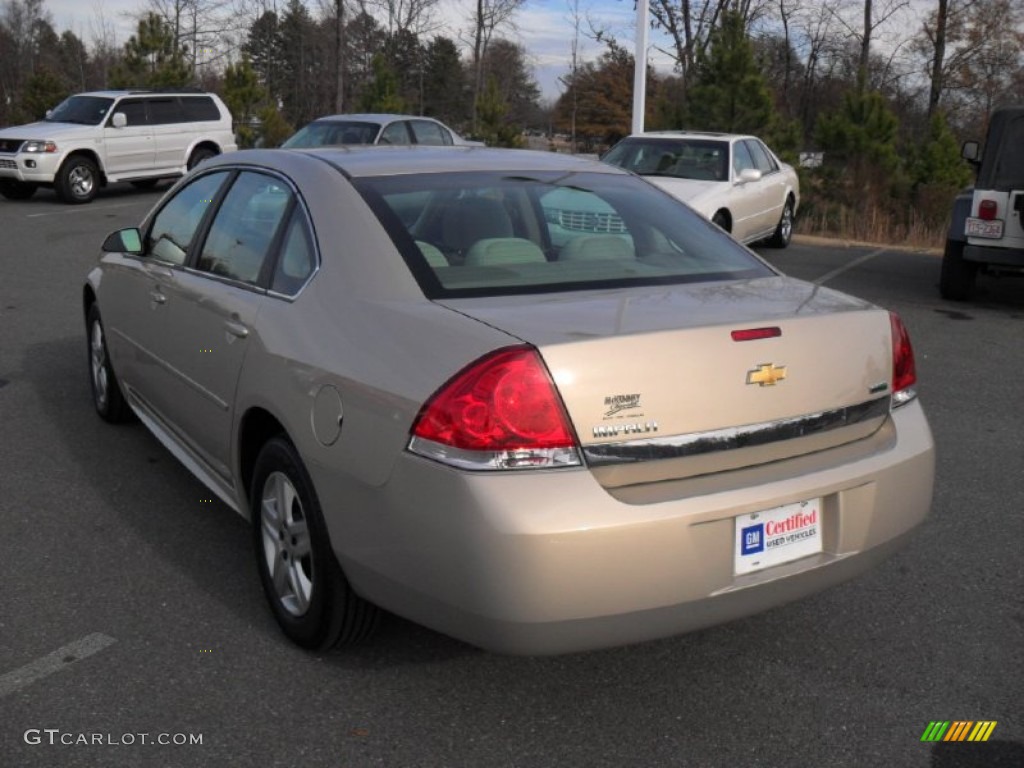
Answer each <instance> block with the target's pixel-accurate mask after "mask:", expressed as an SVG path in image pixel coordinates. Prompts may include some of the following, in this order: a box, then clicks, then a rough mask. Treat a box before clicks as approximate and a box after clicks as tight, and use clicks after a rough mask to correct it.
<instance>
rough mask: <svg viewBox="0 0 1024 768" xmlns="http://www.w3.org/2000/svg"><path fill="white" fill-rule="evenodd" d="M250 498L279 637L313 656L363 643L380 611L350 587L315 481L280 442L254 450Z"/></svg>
mask: <svg viewBox="0 0 1024 768" xmlns="http://www.w3.org/2000/svg"><path fill="white" fill-rule="evenodd" d="M250 499H251V508H252V514H253V521H252V522H253V543H254V545H255V550H256V563H257V569H258V570H259V574H260V582H261V583H262V584H263V592H264V594H266V596H267V600H268V601H269V602H270V607H271V610H272V611H273V613H274V618H275V619H277V623H278V624H279V625H280V626H281V629H282V630H284V633H285V634H286V635H287V636H288V637H289V638H290V639H291V640H292V641H293V642H295V643H297V644H298V645H301V646H302V647H303V648H309V649H311V650H327V649H328V648H331V647H332V646H334V645H339V644H345V643H353V642H356V641H359V640H362V639H364V638H366V637H368V636H369V635H370V634H371V633H372V632H373V630H374V629H375V628H376V626H377V623H378V621H379V611H378V609H377V607H376V606H374V605H372V604H371V603H368V602H367V601H365V600H363V599H362V598H361V597H359V596H358V595H357V594H356V593H355V592H353V591H352V587H351V586H349V583H348V580H347V579H346V578H345V574H344V573H342V570H341V567H340V566H339V565H338V561H337V560H336V559H335V557H334V552H333V551H332V549H331V542H330V537H329V536H328V533H327V526H326V524H325V522H324V518H323V513H322V512H321V510H320V502H319V500H318V499H317V496H316V491H315V490H314V489H313V482H312V480H311V479H310V477H309V474H308V473H307V472H306V468H305V467H304V466H303V464H302V459H301V458H300V457H299V454H298V452H297V451H296V450H295V447H294V446H293V445H292V444H291V443H290V442H289V441H288V440H286V439H285V438H284V437H275V438H273V439H272V440H270V441H268V442H267V444H266V445H264V446H263V449H262V450H261V451H260V454H259V457H258V458H257V459H256V464H255V468H254V471H253V478H252V487H251V491H250Z"/></svg>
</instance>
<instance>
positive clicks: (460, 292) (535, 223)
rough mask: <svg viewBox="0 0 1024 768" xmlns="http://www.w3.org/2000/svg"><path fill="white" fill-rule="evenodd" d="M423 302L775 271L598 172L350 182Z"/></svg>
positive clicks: (646, 192) (653, 196)
mask: <svg viewBox="0 0 1024 768" xmlns="http://www.w3.org/2000/svg"><path fill="white" fill-rule="evenodd" d="M353 184H355V186H356V188H357V189H358V190H359V191H360V193H361V194H362V195H363V197H364V198H365V199H366V200H367V202H368V203H369V205H370V206H371V208H373V210H374V212H375V213H376V214H377V216H378V218H379V219H380V221H381V223H382V224H383V225H384V227H385V228H386V229H387V231H388V233H389V234H390V235H391V237H392V239H393V240H394V242H395V245H396V246H397V247H398V249H399V250H400V251H401V252H402V254H403V256H404V257H405V259H406V262H407V263H408V265H409V268H410V269H411V271H412V272H413V274H414V275H415V276H416V278H417V280H418V281H419V283H420V286H421V287H422V289H423V291H424V293H425V294H426V295H427V296H428V297H430V298H448V297H452V298H454V297H463V296H492V295H501V294H513V293H516V294H522V293H542V292H552V291H566V290H587V289H597V288H616V287H628V286H639V285H665V284H677V283H687V282H697V281H709V280H734V279H741V278H754V277H764V276H768V275H772V274H774V272H772V270H771V269H769V268H768V267H767V266H766V265H765V264H764V263H763V262H761V261H760V260H758V259H757V258H756V257H755V256H754V255H753V254H751V253H750V252H749V251H747V250H746V249H745V248H743V247H742V246H740V245H739V244H737V243H736V242H735V241H734V240H733V239H732V238H730V237H729V236H728V235H726V234H725V233H724V232H722V231H721V230H720V229H718V228H717V227H715V226H714V225H712V224H710V223H709V222H707V221H706V220H705V219H703V218H701V217H700V216H699V215H698V214H696V213H694V212H693V211H692V210H690V209H689V208H687V207H686V206H685V205H683V204H681V203H679V202H678V201H676V200H674V199H673V198H671V197H670V196H668V195H667V194H665V193H664V192H662V191H661V190H658V189H656V188H655V187H653V186H651V185H650V184H648V183H647V182H645V181H643V180H641V179H638V178H635V177H632V176H623V175H620V174H604V173H561V174H555V173H523V174H516V175H510V174H506V173H494V172H478V173H437V174H409V175H398V176H386V177H376V178H364V179H355V180H353Z"/></svg>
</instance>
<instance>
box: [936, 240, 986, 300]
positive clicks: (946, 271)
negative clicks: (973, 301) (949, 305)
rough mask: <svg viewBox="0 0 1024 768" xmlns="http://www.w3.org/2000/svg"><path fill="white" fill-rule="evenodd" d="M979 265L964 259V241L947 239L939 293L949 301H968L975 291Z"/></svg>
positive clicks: (940, 274)
mask: <svg viewBox="0 0 1024 768" xmlns="http://www.w3.org/2000/svg"><path fill="white" fill-rule="evenodd" d="M977 276H978V265H977V264H975V263H974V262H972V261H965V260H964V243H963V241H960V240H947V241H946V250H945V251H944V252H943V254H942V271H941V272H940V273H939V294H940V295H941V296H942V298H944V299H948V300H949V301H967V300H968V299H969V298H970V297H971V293H972V292H973V291H974V281H975V279H976V278H977Z"/></svg>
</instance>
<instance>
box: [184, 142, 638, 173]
mask: <svg viewBox="0 0 1024 768" xmlns="http://www.w3.org/2000/svg"><path fill="white" fill-rule="evenodd" d="M305 158H317V159H319V160H321V161H322V162H325V163H328V164H330V165H332V166H334V167H336V168H338V169H339V170H340V171H342V172H343V173H345V174H346V175H348V176H350V177H353V178H358V177H365V176H391V175H402V174H415V173H446V172H447V173H457V172H461V171H496V172H499V173H501V172H530V171H534V172H545V171H547V172H552V171H554V172H559V171H561V172H565V173H574V172H575V173H583V172H587V173H603V174H614V175H622V176H628V175H630V174H629V172H628V171H624V170H622V169H621V168H617V167H615V166H611V165H607V164H605V163H602V162H599V161H597V160H592V159H587V158H581V157H576V156H573V155H563V154H558V153H555V152H535V151H532V150H528V149H493V148H490V147H464V146H453V147H435V146H415V145H414V146H400V147H398V146H396V147H371V146H365V145H355V146H351V147H349V146H331V147H313V148H306V149H253V150H248V149H247V150H240V151H238V152H229V153H227V154H224V155H219V156H217V157H215V158H211V159H210V160H207V161H206V162H205V163H203V167H204V168H206V167H210V166H212V165H237V164H253V165H258V166H264V167H268V168H276V169H278V170H281V171H283V172H285V173H288V172H289V171H290V170H298V168H299V167H300V166H301V165H302V161H303V159H305Z"/></svg>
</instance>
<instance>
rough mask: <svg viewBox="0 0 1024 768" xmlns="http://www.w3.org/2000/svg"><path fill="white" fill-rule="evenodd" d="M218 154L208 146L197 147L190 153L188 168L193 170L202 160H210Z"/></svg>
mask: <svg viewBox="0 0 1024 768" xmlns="http://www.w3.org/2000/svg"><path fill="white" fill-rule="evenodd" d="M216 154H217V153H216V152H214V151H213V150H212V149H207V148H206V147H197V148H196V149H194V150H192V154H191V155H189V158H188V165H187V168H188V169H189V170H190V171H191V170H192V169H193V168H195V167H196V166H197V165H199V164H200V163H201V162H203V161H204V160H209V159H210V158H211V157H213V156H214V155H216Z"/></svg>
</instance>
